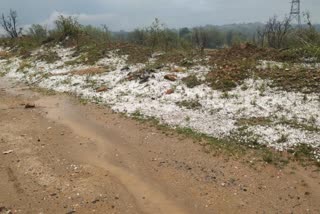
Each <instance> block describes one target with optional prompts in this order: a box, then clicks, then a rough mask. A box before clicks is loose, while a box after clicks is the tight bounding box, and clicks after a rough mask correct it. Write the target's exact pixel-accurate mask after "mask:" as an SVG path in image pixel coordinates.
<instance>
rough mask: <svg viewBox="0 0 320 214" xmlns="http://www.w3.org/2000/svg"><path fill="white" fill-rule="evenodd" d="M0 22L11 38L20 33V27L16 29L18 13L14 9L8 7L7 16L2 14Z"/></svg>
mask: <svg viewBox="0 0 320 214" xmlns="http://www.w3.org/2000/svg"><path fill="white" fill-rule="evenodd" d="M0 24H1V26H2V27H3V29H4V30H5V31H6V32H7V33H8V34H9V36H10V37H11V38H17V37H19V35H21V32H22V28H20V29H19V30H18V26H17V24H18V14H17V12H16V11H15V10H12V9H10V12H9V15H7V16H5V15H4V14H2V16H1V19H0Z"/></svg>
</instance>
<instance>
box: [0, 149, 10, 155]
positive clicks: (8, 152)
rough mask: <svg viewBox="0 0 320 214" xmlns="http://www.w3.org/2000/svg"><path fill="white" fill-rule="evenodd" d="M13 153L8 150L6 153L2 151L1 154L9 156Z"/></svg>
mask: <svg viewBox="0 0 320 214" xmlns="http://www.w3.org/2000/svg"><path fill="white" fill-rule="evenodd" d="M12 152H13V150H8V151H4V152H2V154H4V155H8V154H11V153H12Z"/></svg>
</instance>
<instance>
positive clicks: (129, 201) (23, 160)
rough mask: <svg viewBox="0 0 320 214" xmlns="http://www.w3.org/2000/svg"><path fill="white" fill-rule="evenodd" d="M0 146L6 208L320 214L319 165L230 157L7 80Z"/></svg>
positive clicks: (1, 99) (1, 100)
mask: <svg viewBox="0 0 320 214" xmlns="http://www.w3.org/2000/svg"><path fill="white" fill-rule="evenodd" d="M26 102H35V103H36V108H35V109H25V108H24V106H23V105H22V104H25V103H26ZM9 150H12V151H13V152H12V153H9V154H6V155H5V154H3V152H4V151H9ZM0 152H1V153H0V157H1V162H0V189H1V192H0V207H2V208H0V210H1V209H2V211H0V213H2V212H5V211H6V210H12V212H14V213H15V212H16V213H41V212H42V213H90V212H95V213H256V212H258V213H263V212H266V213H275V212H279V213H289V212H294V213H306V212H310V213H319V212H320V204H319V203H318V202H319V201H320V184H319V180H320V179H319V171H317V170H316V169H315V168H313V167H309V168H306V169H304V168H302V167H300V166H298V165H295V164H290V165H289V166H287V167H285V169H282V170H281V169H278V168H275V167H273V166H270V165H264V164H261V163H256V164H255V165H254V166H253V165H252V164H249V163H248V162H250V161H252V160H237V161H235V160H228V161H227V160H226V159H228V157H224V156H222V155H221V156H219V157H213V156H212V155H211V154H210V153H205V152H204V151H203V148H202V147H201V146H200V145H198V144H194V143H193V142H192V140H190V139H185V138H183V137H181V136H179V135H177V134H174V133H163V132H162V131H160V130H157V129H156V128H155V127H150V126H149V125H148V124H140V123H138V122H137V121H134V120H131V119H128V118H125V117H122V116H121V115H118V114H113V113H112V112H111V111H110V110H108V109H107V108H105V107H99V106H96V105H90V104H89V105H86V106H83V105H81V104H79V102H78V101H77V100H75V99H73V98H71V97H68V96H65V95H55V96H46V95H43V94H38V93H35V92H32V91H30V90H29V89H28V88H26V87H25V86H21V85H19V86H14V85H13V84H12V83H10V82H8V81H5V80H3V79H1V80H0Z"/></svg>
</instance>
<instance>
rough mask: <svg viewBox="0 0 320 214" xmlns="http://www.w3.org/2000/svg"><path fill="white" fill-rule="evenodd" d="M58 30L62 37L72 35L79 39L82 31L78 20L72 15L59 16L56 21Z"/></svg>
mask: <svg viewBox="0 0 320 214" xmlns="http://www.w3.org/2000/svg"><path fill="white" fill-rule="evenodd" d="M55 25H56V30H57V31H58V33H60V34H61V39H64V38H66V37H71V38H74V39H77V38H78V36H79V35H80V33H81V25H80V23H79V22H78V20H77V19H76V18H74V17H72V16H68V17H64V16H62V15H61V16H59V17H58V19H57V20H56V21H55Z"/></svg>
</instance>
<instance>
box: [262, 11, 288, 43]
mask: <svg viewBox="0 0 320 214" xmlns="http://www.w3.org/2000/svg"><path fill="white" fill-rule="evenodd" d="M290 28H291V25H290V19H289V18H288V17H286V18H284V20H283V21H279V20H278V18H277V17H276V16H274V17H272V18H270V19H269V21H268V23H267V24H266V26H265V34H266V37H267V41H268V44H269V46H270V47H272V48H282V47H283V46H284V41H285V39H286V37H287V36H288V34H289V30H290Z"/></svg>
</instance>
